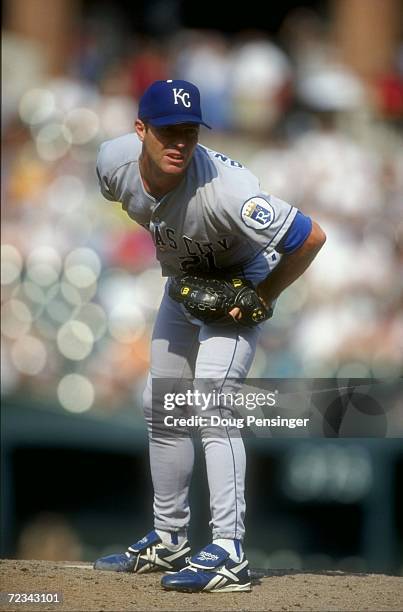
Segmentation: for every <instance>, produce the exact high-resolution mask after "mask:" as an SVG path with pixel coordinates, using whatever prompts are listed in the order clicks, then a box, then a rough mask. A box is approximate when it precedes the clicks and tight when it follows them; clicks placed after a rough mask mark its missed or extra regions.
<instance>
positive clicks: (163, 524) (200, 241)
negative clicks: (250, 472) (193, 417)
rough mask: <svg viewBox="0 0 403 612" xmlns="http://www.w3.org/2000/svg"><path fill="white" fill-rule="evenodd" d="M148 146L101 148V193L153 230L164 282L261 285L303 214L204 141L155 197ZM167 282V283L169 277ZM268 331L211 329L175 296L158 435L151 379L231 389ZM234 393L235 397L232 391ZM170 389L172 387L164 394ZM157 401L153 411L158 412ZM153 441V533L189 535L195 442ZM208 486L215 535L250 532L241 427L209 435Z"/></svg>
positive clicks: (164, 345)
mask: <svg viewBox="0 0 403 612" xmlns="http://www.w3.org/2000/svg"><path fill="white" fill-rule="evenodd" d="M140 153H141V142H140V140H139V139H138V137H137V135H136V134H134V133H133V134H128V135H125V136H122V137H120V138H116V139H114V140H111V141H108V142H106V143H104V144H103V145H102V146H101V149H100V153H99V156H98V162H97V174H98V178H99V181H100V186H101V191H102V193H103V195H104V196H105V197H106V198H107V199H109V200H111V201H118V202H120V203H121V204H122V207H123V209H124V210H125V211H126V212H127V213H128V215H129V216H130V217H131V218H132V219H134V220H135V221H136V222H138V223H139V224H141V225H142V226H143V227H145V228H146V229H147V230H149V231H150V233H151V235H152V237H153V241H154V244H155V247H156V253H157V258H158V260H159V262H160V264H161V268H162V274H163V275H164V276H168V277H170V276H176V275H180V274H183V273H185V272H192V273H195V274H198V273H207V272H208V273H210V274H211V275H212V276H215V275H220V274H223V275H228V276H233V275H239V274H242V275H243V276H245V277H246V278H248V279H249V280H251V281H252V282H253V283H255V284H257V283H258V282H260V281H261V280H263V279H264V278H266V277H267V276H268V274H269V273H270V270H271V269H272V268H273V267H274V266H275V265H276V264H277V263H278V260H279V258H280V255H279V254H278V253H276V251H275V250H274V249H275V247H276V246H277V245H278V244H279V243H280V241H281V240H282V238H283V237H284V236H285V234H286V232H287V230H288V229H289V228H290V226H291V224H292V222H293V220H294V218H295V216H296V214H297V212H298V211H297V209H296V208H294V207H293V206H291V205H290V204H287V203H286V202H283V201H282V200H280V199H278V198H276V197H274V196H269V195H268V194H266V193H264V192H262V191H261V189H260V187H259V182H258V179H257V178H256V177H255V176H254V175H253V174H252V173H251V172H250V171H249V170H248V169H247V168H245V167H244V166H242V165H241V164H239V163H238V162H236V161H234V160H232V159H230V158H228V157H227V156H225V155H223V154H222V153H218V152H216V151H212V150H210V149H207V148H206V147H204V146H202V145H200V144H199V145H198V146H197V147H196V149H195V152H194V155H193V158H192V160H191V162H190V165H189V167H188V168H187V171H186V173H185V175H184V178H183V179H182V181H181V182H180V184H179V185H178V186H177V187H176V188H175V189H173V190H172V191H170V192H169V193H167V194H166V195H165V196H164V197H163V198H162V199H161V200H159V201H158V200H156V199H155V198H154V197H152V196H151V195H150V194H148V193H147V192H146V191H145V189H144V186H143V182H142V179H141V175H140V171H139V163H138V160H139V155H140ZM168 282H169V280H168ZM260 331H261V326H257V327H254V328H248V327H244V326H241V325H239V324H236V323H233V324H225V325H223V324H211V325H206V324H203V323H202V322H201V321H199V320H196V319H193V318H192V317H191V316H190V315H189V313H187V312H186V311H185V310H184V308H183V307H182V305H180V304H178V303H177V302H174V301H173V300H172V299H171V298H170V297H169V296H168V292H167V290H165V294H164V297H163V300H162V303H161V306H160V309H159V313H158V317H157V320H156V324H155V328H154V332H153V339H152V346H151V368H150V374H149V378H148V382H147V385H146V389H145V392H144V413H145V417H146V419H147V422H148V424H149V431H151V421H152V408H155V405H156V403H162V401H163V398H162V397H160V398H158V397H155V394H154V397H152V393H151V391H152V380H153V379H155V378H164V379H172V385H173V388H174V386H175V381H177V380H178V379H181V378H188V377H194V378H195V384H197V380H198V379H210V380H213V381H215V382H214V384H215V385H216V387H217V390H219V391H223V390H224V391H228V389H227V387H226V384H230V383H229V381H230V380H231V379H232V381H233V379H235V380H242V379H244V378H245V377H246V376H247V373H248V371H249V368H250V366H251V364H252V361H253V358H254V354H255V350H256V343H257V340H258V337H259V333H260ZM233 390H234V389H233V387H232V388H231V391H233ZM166 391H168V389H166ZM152 404H153V406H152ZM149 438H150V441H149V443H150V463H151V474H152V480H153V486H154V516H155V528H156V529H160V530H164V531H177V532H184V531H185V530H186V527H187V525H188V523H189V518H190V510H189V503H188V490H189V483H190V478H191V474H192V469H193V459H194V450H193V443H192V439H191V438H190V437H186V436H183V435H180V432H178V435H177V436H169V437H167V438H166V439H164V438H162V437H157V436H152V435H150V436H149ZM202 443H203V448H204V451H205V456H206V465H207V474H208V483H209V488H210V506H211V527H212V532H213V539H217V538H232V539H239V540H242V538H243V535H244V514H245V500H244V480H245V450H244V446H243V442H242V438H241V437H240V436H239V432H238V431H233V430H232V429H231V427H226V428H225V427H224V428H223V435H221V436H217V437H213V438H210V437H203V436H202Z"/></svg>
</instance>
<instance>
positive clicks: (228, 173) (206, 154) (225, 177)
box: [198, 145, 259, 200]
mask: <svg viewBox="0 0 403 612" xmlns="http://www.w3.org/2000/svg"><path fill="white" fill-rule="evenodd" d="M198 154H199V156H200V157H201V158H204V160H205V163H208V164H211V166H212V167H213V168H214V178H215V179H216V180H215V185H216V189H217V191H218V192H219V193H221V194H222V196H223V197H224V198H231V200H233V199H235V200H242V199H244V198H246V197H248V195H253V194H255V193H256V192H257V191H258V190H259V180H258V178H257V177H256V176H255V175H254V174H253V173H252V172H251V171H250V170H249V169H248V168H247V167H246V166H245V165H244V164H243V163H241V162H239V161H238V160H235V159H233V158H232V157H231V156H229V155H227V154H226V153H222V152H220V151H215V150H214V149H211V148H209V147H205V146H204V145H199V146H198Z"/></svg>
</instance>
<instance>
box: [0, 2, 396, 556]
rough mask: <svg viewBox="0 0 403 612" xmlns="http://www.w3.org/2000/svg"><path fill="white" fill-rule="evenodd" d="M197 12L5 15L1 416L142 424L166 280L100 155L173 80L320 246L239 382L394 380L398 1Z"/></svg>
mask: <svg viewBox="0 0 403 612" xmlns="http://www.w3.org/2000/svg"><path fill="white" fill-rule="evenodd" d="M192 4H193V3H190V2H186V1H181V0H165V1H159V0H153V1H149V2H139V3H135V6H133V3H130V2H125V1H123V0H120V1H118V0H115V1H110V2H107V1H105V0H104V1H100V2H95V1H91V0H8V1H6V2H5V3H4V8H3V12H4V20H3V23H4V30H3V37H2V49H3V58H2V60H3V91H2V94H3V100H2V102H3V105H2V106H3V108H2V131H3V164H2V174H3V181H2V247H1V284H2V307H1V308H2V316H1V319H2V321H1V325H2V327H1V332H2V333H1V357H2V359H1V362H2V366H1V367H2V397H3V400H4V401H5V403H6V404H7V405H11V404H12V403H13V402H16V405H17V404H18V402H20V403H22V404H24V403H25V404H26V403H27V398H29V401H30V403H31V406H36V407H40V408H42V413H43V409H44V407H47V408H49V409H50V410H52V411H55V412H61V413H63V414H65V413H69V414H71V413H74V414H75V415H77V414H79V415H81V416H80V418H81V417H83V416H84V414H86V413H88V414H91V415H94V417H98V418H101V419H107V418H108V419H109V418H116V419H119V418H124V419H126V420H125V421H124V422H125V423H129V424H131V425H132V424H133V423H134V425H135V426H136V424H137V423H138V424H139V425H138V426H139V427H141V426H142V425H141V424H140V422H141V403H140V398H141V393H142V389H143V386H144V382H145V376H146V374H147V370H148V359H149V341H150V335H151V331H152V325H153V321H154V318H155V314H156V311H157V309H158V306H159V300H160V297H161V295H162V290H163V284H164V280H163V279H162V278H161V275H160V271H159V268H158V266H157V263H156V260H155V257H154V248H153V245H152V243H151V241H150V238H149V236H148V234H147V233H146V231H145V230H144V229H142V228H141V227H139V226H136V225H135V224H134V223H133V222H132V221H130V219H129V218H128V217H126V216H125V214H124V213H123V212H122V211H121V209H120V205H118V204H112V203H110V202H107V201H106V200H104V199H103V198H102V196H101V195H100V193H99V189H98V184H97V180H96V175H95V159H96V155H97V150H98V147H99V145H100V143H101V142H103V141H104V140H107V139H110V138H114V137H116V136H119V135H121V134H124V133H126V132H128V131H131V130H132V129H133V122H134V120H135V118H136V112H137V103H138V100H139V97H140V96H141V94H142V92H143V91H144V89H145V88H146V87H147V86H148V85H149V84H150V83H151V82H153V81H154V80H156V79H166V78H183V79H187V80H190V81H192V82H194V83H196V84H197V85H198V86H199V87H200V89H201V92H202V103H203V112H204V115H205V118H206V121H207V122H208V123H209V124H210V125H212V126H213V130H212V131H211V133H210V132H209V131H208V130H202V132H201V138H200V140H201V142H202V143H203V144H205V145H207V146H209V147H211V148H213V149H216V150H219V151H223V152H225V153H227V154H228V155H230V156H231V157H233V158H234V159H237V160H239V161H240V162H242V163H243V164H245V165H247V166H248V167H249V168H250V169H251V170H252V171H253V172H254V173H255V174H257V175H258V176H259V178H260V180H261V185H262V188H263V189H265V190H266V191H268V192H270V193H273V194H275V195H276V196H279V197H281V198H283V199H285V200H287V201H289V202H290V203H292V204H294V205H295V206H297V207H299V208H300V209H301V210H302V211H303V212H304V213H305V214H308V215H312V216H313V217H314V218H315V219H316V220H317V221H318V222H319V223H320V224H321V226H322V227H323V228H324V230H325V232H326V234H327V243H326V245H325V248H324V249H322V251H321V253H320V254H319V256H318V258H317V259H316V260H315V263H314V265H313V266H312V267H311V268H310V269H309V271H308V272H307V273H306V274H305V275H304V276H303V278H302V279H300V280H298V281H297V282H296V283H295V284H294V285H293V286H292V287H290V288H289V289H287V291H286V292H285V293H284V294H283V295H282V296H281V298H280V299H279V301H278V304H277V308H276V313H275V316H274V318H273V319H272V320H271V321H270V322H269V323H268V324H266V326H265V331H264V333H263V335H262V339H261V342H260V345H259V348H258V351H257V357H256V360H255V364H254V366H253V370H252V372H251V376H253V377H255V378H259V377H262V378H264V377H279V378H282V377H307V378H310V377H337V378H370V377H374V378H381V379H384V378H390V377H392V378H393V377H399V376H401V375H402V363H403V358H402V357H403V308H402V305H403V274H402V266H403V214H402V213H403V147H402V132H401V127H402V116H403V40H402V14H401V5H400V3H399V1H398V0H382V1H381V0H333V1H330V0H329V1H328V2H326V1H323V2H317V1H312V2H308V1H305V2H298V1H290V0H287V2H281V3H276V4H278V6H277V7H272V8H270V9H267V10H270V11H271V14H270V15H269V16H268V15H267V14H266V13H264V12H263V9H262V8H261V9H259V8H258V7H250V9H248V10H246V9H245V7H243V9H242V13H241V12H240V9H236V7H234V8H233V12H232V13H230V14H228V15H225V11H224V9H223V8H222V9H221V10H222V13H221V12H220V9H219V8H217V6H216V3H213V2H208V1H207V2H205V3H204V4H203V7H202V8H203V11H202V12H203V15H200V14H199V11H196V10H195V9H194V8H192ZM280 5H281V6H280ZM245 10H246V12H249V11H250V13H251V14H249V15H248V16H245V14H244V13H245ZM42 413H41V414H42ZM83 422H84V421H83ZM396 425H397V426H398V427H399V426H400V427H401V431H402V430H403V423H402V422H400V425H399V422H398V423H397V424H395V426H396ZM35 520H37V518H36V519H35ZM52 520H53V519H52ZM57 521H58V519H57V520H56V522H55V525H56V531H57V529H58V527H57V526H58V522H57ZM45 524H48V523H46V521H45ZM60 529H61V530H62V531H63V529H62V527H60ZM29 533H31V532H28V535H26V538H28V539H29ZM35 533H37V532H35ZM39 534H40V530H39ZM26 538H25V540H24V542H26ZM40 539H41V537H40V536H39V540H40ZM11 540H12V538H11ZM11 540H10V541H11ZM73 540H74V538H73ZM13 541H14V540H13ZM20 544H21V543H20ZM126 544H127V542H126ZM10 546H11V549H12V546H14V549H13V550H14V551H15V550H16V549H15V546H16V544H15V542H14V544H13V545H11V544H10ZM21 546H22V548H24V546H23V544H21ZM21 554H22V553H21ZM37 554H39V553H37ZM273 554H274V553H273ZM77 555H78V553H77V554H73V555H72V556H73V558H74V557H76V558H77ZM84 557H85V555H84ZM62 558H64V557H63V555H62ZM294 561H295V559H294Z"/></svg>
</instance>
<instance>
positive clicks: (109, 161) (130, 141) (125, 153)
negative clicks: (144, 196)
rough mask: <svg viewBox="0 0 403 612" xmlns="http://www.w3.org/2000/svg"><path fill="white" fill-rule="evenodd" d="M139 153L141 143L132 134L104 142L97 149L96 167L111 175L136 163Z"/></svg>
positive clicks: (135, 135)
mask: <svg viewBox="0 0 403 612" xmlns="http://www.w3.org/2000/svg"><path fill="white" fill-rule="evenodd" d="M140 153H141V142H140V140H139V138H138V137H137V134H135V133H134V132H132V133H130V134H124V135H123V136H118V137H117V138H113V139H112V140H106V141H105V142H103V143H102V144H101V146H100V147H99V152H98V158H97V165H98V166H101V167H102V169H103V171H104V172H108V173H113V172H115V171H116V170H118V169H119V168H120V167H122V166H124V165H126V164H130V163H133V162H134V163H137V162H138V159H139V156H140Z"/></svg>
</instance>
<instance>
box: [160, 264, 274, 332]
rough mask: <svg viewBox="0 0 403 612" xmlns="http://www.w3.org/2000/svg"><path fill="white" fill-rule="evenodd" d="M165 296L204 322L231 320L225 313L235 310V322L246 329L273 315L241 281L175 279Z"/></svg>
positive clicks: (183, 277) (247, 283)
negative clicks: (239, 316) (236, 313)
mask: <svg viewBox="0 0 403 612" xmlns="http://www.w3.org/2000/svg"><path fill="white" fill-rule="evenodd" d="M169 295H170V297H171V298H172V299H173V300H175V301H176V302H180V303H181V304H183V305H184V307H185V308H186V310H188V311H189V312H190V313H191V314H192V315H193V316H194V317H196V318H197V319H200V320H201V321H204V323H214V322H216V321H220V320H222V321H225V320H227V321H233V319H232V317H231V315H229V314H228V313H229V311H230V310H231V309H232V308H236V307H237V308H239V309H240V310H241V312H242V317H241V319H239V320H238V321H237V322H238V323H240V324H241V325H246V326H248V327H252V326H253V325H258V324H259V323H261V322H262V321H266V319H269V318H270V317H271V316H272V314H273V310H272V309H271V308H270V309H267V308H266V307H265V305H264V304H263V302H262V300H261V299H260V298H259V296H258V294H257V293H256V291H255V289H254V288H253V285H252V283H250V282H249V281H247V280H244V279H242V278H232V279H231V280H224V279H216V278H204V277H200V276H192V275H185V276H177V277H175V278H172V279H171V281H170V284H169Z"/></svg>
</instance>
